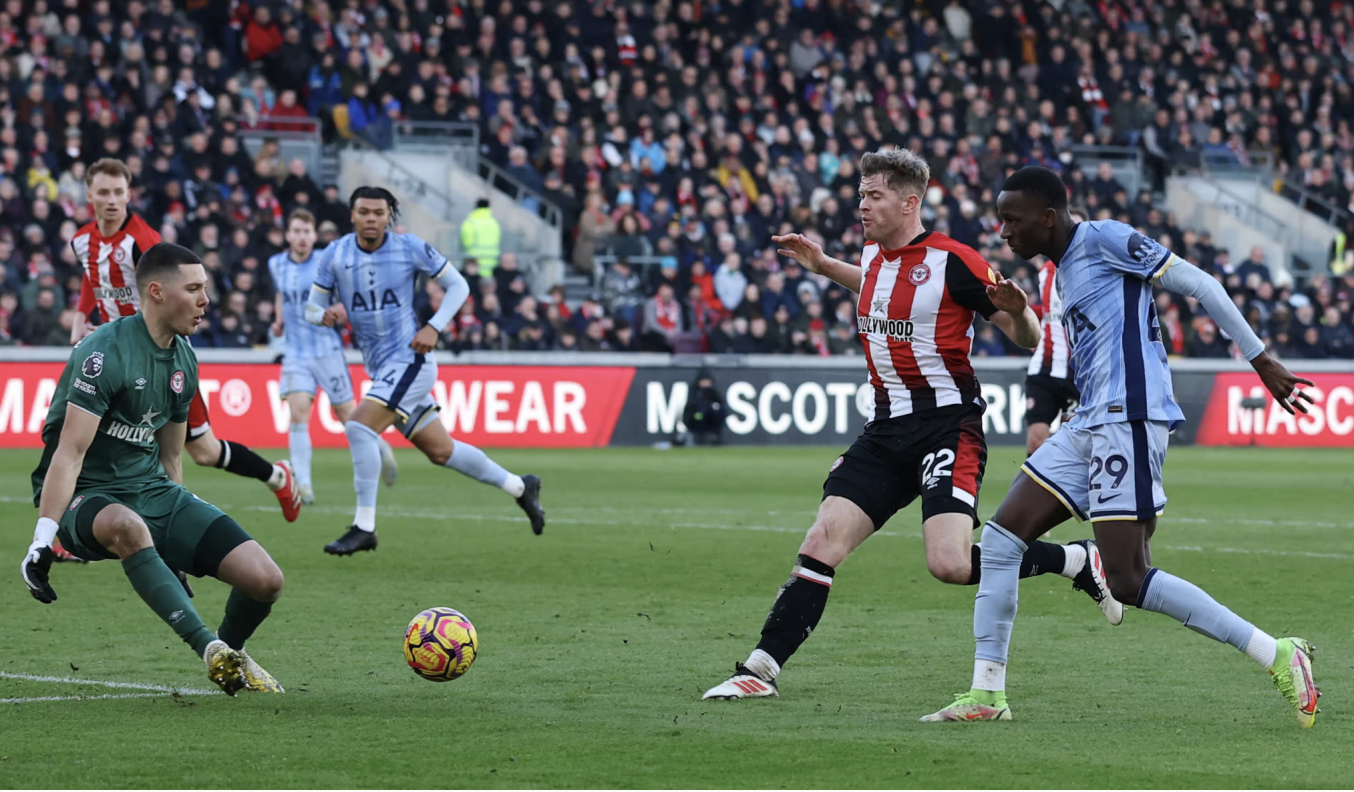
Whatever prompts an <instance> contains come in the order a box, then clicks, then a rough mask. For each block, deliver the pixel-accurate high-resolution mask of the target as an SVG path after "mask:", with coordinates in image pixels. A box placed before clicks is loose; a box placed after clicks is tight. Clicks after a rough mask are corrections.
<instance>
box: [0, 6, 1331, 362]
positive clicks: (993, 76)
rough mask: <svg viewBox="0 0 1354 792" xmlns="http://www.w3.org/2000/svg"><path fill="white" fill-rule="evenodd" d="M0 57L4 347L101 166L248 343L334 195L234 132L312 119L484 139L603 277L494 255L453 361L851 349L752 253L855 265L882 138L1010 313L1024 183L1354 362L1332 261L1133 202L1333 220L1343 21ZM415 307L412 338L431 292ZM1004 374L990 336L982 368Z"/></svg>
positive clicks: (9, 35)
mask: <svg viewBox="0 0 1354 792" xmlns="http://www.w3.org/2000/svg"><path fill="white" fill-rule="evenodd" d="M0 48H2V49H3V52H2V53H0V344H15V343H18V344H28V345H41V344H62V343H65V342H66V340H67V339H68V337H69V327H70V323H71V322H73V321H77V317H76V315H75V312H74V310H73V309H72V308H71V306H73V305H74V302H75V299H76V297H77V296H78V293H79V266H78V262H76V261H75V259H74V255H73V253H72V252H71V250H70V246H69V244H67V242H68V240H69V239H70V238H71V236H72V235H73V234H74V232H75V229H76V228H78V227H79V226H80V225H82V224H84V223H85V222H88V221H89V219H90V214H89V209H88V206H87V204H86V201H85V192H84V190H85V188H84V184H83V174H84V169H85V168H86V167H87V166H88V165H89V164H90V163H92V162H93V161H94V160H95V159H98V158H99V157H103V156H116V157H120V158H122V159H124V160H125V161H126V162H127V163H128V164H129V165H130V166H131V169H132V171H133V173H134V174H135V184H134V185H133V186H134V191H133V196H134V203H133V209H134V210H135V211H136V212H138V213H139V214H141V215H142V216H143V217H144V218H145V219H146V220H147V222H149V223H150V224H151V225H152V226H153V227H154V228H156V229H158V230H160V232H161V234H162V235H163V236H164V237H165V239H167V240H171V241H178V242H179V243H181V244H184V245H187V246H189V247H191V248H193V249H194V250H196V251H197V252H198V253H199V254H200V255H202V257H203V259H204V261H205V262H206V264H207V266H208V268H209V270H210V271H211V272H212V274H213V277H214V288H215V292H216V293H215V294H214V295H213V296H214V310H213V315H212V320H211V321H210V322H209V323H207V324H206V326H204V327H203V328H202V330H200V331H199V334H198V336H197V337H196V338H195V340H194V343H195V344H200V345H207V346H221V347H250V346H258V345H261V344H266V343H268V340H269V339H268V332H269V331H268V328H269V326H270V324H271V323H272V320H273V317H272V301H271V295H272V284H271V283H270V282H269V278H268V275H267V268H266V266H263V265H264V263H265V262H266V260H267V257H268V256H269V255H271V254H273V253H275V252H277V251H279V250H281V249H282V248H283V246H284V240H283V232H282V227H281V226H282V222H283V219H284V218H285V216H286V214H287V213H288V212H289V211H290V210H291V209H292V208H294V207H298V206H303V207H306V208H309V209H311V210H312V211H314V212H315V214H316V215H317V216H318V218H319V220H320V221H321V228H320V236H321V240H322V241H327V240H330V239H333V238H335V237H336V236H337V235H339V234H341V233H344V232H345V231H346V230H347V226H348V216H347V209H346V202H345V196H341V195H339V194H338V191H337V189H336V188H335V187H334V186H332V185H319V184H317V183H316V181H315V178H314V175H313V174H309V173H307V172H306V167H305V165H304V164H303V163H302V162H301V161H299V160H295V161H291V162H284V161H283V160H282V158H281V157H280V155H279V150H278V146H277V144H276V143H275V142H273V143H268V144H266V145H265V146H264V147H263V149H262V150H261V151H259V152H258V153H257V154H256V155H252V156H251V155H250V154H248V153H247V152H246V150H245V147H244V145H243V144H242V142H241V139H240V133H241V131H243V130H249V129H262V130H269V129H273V130H289V129H295V128H298V127H299V126H300V125H304V124H305V123H306V121H305V119H306V118H308V117H318V118H320V119H322V123H323V124H324V130H325V136H326V138H327V139H328V140H330V141H336V140H337V139H338V138H339V137H340V134H339V132H340V129H342V131H343V133H344V134H347V133H348V132H351V133H352V134H354V135H356V136H358V137H361V138H364V139H366V140H367V141H368V142H369V143H371V144H372V145H376V146H387V145H389V144H390V141H391V135H390V129H391V125H392V124H393V123H395V122H397V121H399V120H402V119H403V120H411V121H430V122H436V121H461V122H471V123H474V124H477V125H478V126H479V130H480V140H481V142H482V148H483V154H484V156H486V157H487V158H488V159H490V160H491V161H493V162H494V163H496V164H498V165H499V166H501V167H502V168H504V170H506V171H507V172H508V173H509V174H510V175H511V176H513V177H514V178H516V179H517V180H519V181H521V182H522V183H523V184H525V185H527V186H528V187H530V188H532V189H533V190H535V191H537V192H538V193H539V194H540V195H541V196H543V197H544V198H546V199H547V200H549V201H551V202H553V203H555V204H556V205H558V206H559V207H560V208H561V209H562V210H563V215H564V218H565V228H564V234H565V240H564V241H565V246H566V252H567V258H568V260H569V262H570V263H571V264H572V266H574V267H576V268H577V270H578V271H580V272H583V273H585V274H587V275H588V276H589V277H591V276H593V274H594V273H595V272H598V270H599V268H598V267H597V261H598V256H604V257H605V259H606V260H607V261H609V262H610V261H614V263H608V264H607V265H606V266H605V267H602V268H600V269H601V272H600V276H599V277H598V278H597V280H596V282H595V292H594V293H593V294H591V295H589V297H588V299H586V300H584V301H583V302H582V303H581V305H579V304H574V305H570V304H568V303H566V301H565V300H564V289H563V288H562V286H556V287H555V288H552V289H550V290H549V291H548V293H547V294H535V295H533V294H531V293H529V291H530V290H529V289H528V287H527V281H526V279H525V277H524V273H523V271H522V270H523V266H522V262H518V261H516V260H515V258H514V256H513V255H512V254H511V253H502V254H501V255H498V256H493V255H489V256H485V257H482V258H481V259H480V260H479V261H477V262H474V263H471V262H467V263H466V266H465V271H466V275H467V276H468V277H469V279H470V280H471V282H472V287H473V289H474V290H473V291H472V300H471V301H470V302H469V303H467V305H466V306H465V308H464V309H463V310H462V311H461V313H460V315H459V316H458V317H457V319H456V321H455V322H454V323H453V325H452V326H451V327H450V328H448V330H447V332H446V333H444V335H443V344H444V345H445V346H446V347H447V348H451V349H457V350H464V349H504V348H510V349H525V350H546V349H561V350H571V349H581V350H617V349H619V350H638V349H673V350H677V351H709V352H740V353H748V352H775V353H793V354H805V355H831V354H858V353H859V343H858V342H857V340H856V338H855V327H854V324H855V310H854V305H853V303H852V299H851V295H850V294H849V293H846V292H844V291H843V290H842V289H840V288H839V287H835V286H830V285H829V284H827V283H826V282H825V281H822V280H821V279H818V278H816V277H814V276H811V275H808V274H807V273H804V272H803V271H801V270H800V269H799V268H798V267H797V266H796V265H795V264H794V263H793V262H789V261H787V260H785V259H781V258H779V257H777V256H776V255H775V250H774V246H772V245H771V243H770V240H769V238H770V236H771V235H772V234H774V233H781V232H785V231H789V230H795V231H805V232H808V233H810V234H812V235H814V236H816V238H818V239H820V240H821V241H822V242H823V244H824V246H825V248H826V249H827V251H828V252H829V253H830V254H832V255H834V256H837V257H839V258H845V259H851V258H852V257H853V256H855V255H857V254H858V251H859V249H860V247H861V244H862V237H861V232H860V227H859V224H858V222H857V216H856V211H855V191H856V185H857V180H858V176H857V171H856V168H855V165H854V163H855V162H856V161H857V159H858V158H859V156H860V154H861V153H863V152H865V151H868V150H872V149H875V148H877V147H879V146H882V145H897V146H907V147H910V148H912V149H914V150H916V151H918V152H921V153H923V154H924V155H925V156H926V157H927V159H928V162H929V163H930V166H931V173H932V177H933V183H932V187H931V189H930V191H929V192H928V194H927V196H926V201H925V207H926V208H925V214H926V222H927V227H928V228H931V229H934V230H937V231H940V232H943V233H946V234H949V235H950V236H952V237H954V238H956V239H958V240H959V241H961V242H964V243H967V244H970V245H972V246H974V247H975V248H977V249H978V250H979V252H980V253H982V254H983V255H984V256H985V257H986V258H987V259H988V260H989V261H990V262H992V263H993V264H994V266H996V267H999V268H1000V269H1001V270H1002V271H1003V272H1004V273H1006V274H1007V275H1009V276H1011V277H1013V278H1015V279H1017V280H1018V281H1019V282H1020V283H1021V284H1022V285H1024V286H1025V287H1026V288H1027V289H1028V290H1029V291H1030V292H1031V293H1032V294H1033V293H1034V292H1035V291H1036V289H1035V277H1034V268H1033V266H1032V265H1030V264H1026V263H1024V262H1021V261H1019V260H1017V259H1015V258H1013V256H1012V254H1011V253H1010V251H1009V250H1008V249H1007V248H1006V247H1005V246H1004V245H1003V244H1002V243H1001V241H1000V239H999V238H998V236H997V233H998V223H997V220H996V217H995V215H994V213H993V205H994V198H995V193H996V190H997V189H998V187H999V185H1000V183H1001V181H1002V180H1003V179H1004V178H1005V176H1006V175H1008V174H1009V173H1010V172H1012V171H1013V170H1014V169H1016V168H1019V167H1021V166H1022V165H1025V164H1040V165H1045V166H1048V167H1051V168H1053V169H1055V170H1057V171H1059V172H1061V173H1062V174H1063V175H1064V179H1065V181H1066V182H1067V185H1068V189H1069V192H1070V195H1071V198H1072V202H1073V205H1074V207H1076V208H1077V209H1078V210H1079V211H1080V212H1082V213H1083V214H1085V215H1086V216H1088V217H1092V218H1103V217H1114V218H1118V219H1123V220H1125V221H1128V222H1131V223H1133V224H1135V225H1137V226H1139V227H1140V228H1142V229H1143V230H1144V232H1145V233H1148V234H1150V235H1152V236H1155V237H1157V238H1158V239H1160V241H1161V242H1162V243H1163V244H1165V245H1167V246H1168V247H1170V248H1172V249H1174V250H1175V251H1176V252H1177V253H1179V254H1181V255H1182V256H1184V257H1186V258H1188V259H1190V260H1192V261H1195V262H1197V263H1199V264H1200V265H1201V266H1203V267H1205V268H1209V269H1211V271H1213V272H1214V273H1215V274H1216V275H1217V277H1219V278H1220V279H1221V280H1222V281H1223V282H1224V284H1225V285H1226V287H1227V288H1228V290H1229V292H1230V293H1231V294H1232V295H1233V296H1234V299H1235V300H1236V301H1237V303H1238V304H1239V305H1241V306H1242V307H1243V310H1244V311H1245V312H1246V315H1247V316H1248V318H1249V319H1250V320H1251V322H1252V323H1253V324H1254V325H1255V327H1256V328H1257V330H1258V331H1259V333H1260V334H1261V336H1262V337H1263V338H1265V339H1266V340H1267V342H1269V343H1270V344H1271V346H1272V347H1273V348H1274V349H1275V350H1276V351H1277V352H1278V353H1280V354H1282V355H1284V356H1289V357H1346V358H1354V325H1352V324H1351V322H1354V273H1351V272H1350V269H1349V268H1348V266H1347V265H1346V262H1345V256H1344V255H1343V254H1342V255H1340V256H1337V257H1336V261H1335V262H1334V264H1335V266H1334V267H1333V268H1332V274H1331V275H1318V276H1315V277H1312V278H1310V279H1307V280H1305V281H1302V282H1293V281H1292V279H1291V278H1290V277H1287V276H1286V273H1282V272H1280V273H1277V277H1276V273H1275V272H1274V269H1277V267H1275V266H1274V265H1275V264H1276V263H1274V262H1266V261H1265V260H1264V256H1263V252H1261V251H1259V250H1256V251H1244V250H1228V249H1227V244H1226V241H1225V240H1214V239H1210V238H1209V237H1208V236H1207V235H1206V234H1196V233H1194V232H1193V231H1190V230H1188V229H1181V228H1178V227H1177V226H1176V223H1175V221H1174V219H1173V218H1172V217H1171V215H1169V214H1168V213H1165V212H1163V211H1162V210H1161V209H1160V208H1158V205H1157V203H1156V202H1155V200H1154V199H1155V192H1156V191H1157V190H1159V189H1160V187H1161V184H1162V181H1163V179H1164V178H1165V176H1166V175H1167V174H1169V173H1171V172H1173V171H1175V170H1177V169H1181V168H1184V169H1189V168H1195V167H1199V166H1200V165H1201V164H1203V163H1205V162H1208V163H1219V162H1231V163H1235V164H1238V165H1242V166H1245V165H1247V164H1249V163H1250V161H1251V158H1252V156H1253V154H1252V152H1255V151H1265V152H1269V153H1271V154H1272V155H1273V156H1274V157H1275V161H1276V162H1277V163H1278V167H1279V168H1280V170H1281V171H1283V172H1284V173H1286V174H1288V176H1289V178H1290V179H1292V180H1296V181H1298V182H1300V183H1302V184H1304V185H1306V186H1308V188H1309V189H1311V190H1312V191H1313V192H1314V193H1317V194H1319V195H1320V196H1321V197H1323V198H1324V199H1326V200H1328V201H1330V202H1331V203H1333V204H1335V205H1337V206H1340V207H1346V206H1350V205H1351V192H1352V191H1354V132H1352V131H1351V122H1352V121H1354V89H1351V85H1352V84H1354V4H1350V3H1342V2H1330V3H1327V2H1321V3H1314V2H1313V0H1300V2H1290V1H1289V0H1188V1H1186V0H1160V2H1152V3H1149V2H1145V1H1144V0H1096V2H1089V1H1088V0H1051V1H1050V2H1033V1H1032V0H1031V1H1028V2H1022V1H1021V0H984V1H983V2H960V1H959V0H949V2H946V0H921V1H919V2H915V3H907V4H900V3H891V2H889V3H884V2H871V1H870V0H679V1H677V2H673V0H657V2H652V3H649V2H638V1H637V2H628V3H627V2H618V1H615V0H600V1H599V2H585V0H563V1H560V0H502V2H492V1H486V0H328V1H326V0H313V1H312V2H302V0H293V1H292V2H289V3H283V2H275V3H268V2H259V0H253V1H252V2H244V1H243V0H234V1H233V2H225V1H224V0H223V1H222V2H207V0H191V1H190V2H187V3H183V4H176V3H174V2H173V0H128V1H127V2H117V3H112V2H110V0H93V2H89V0H7V2H4V3H3V6H2V7H0ZM336 107H341V108H342V112H340V113H338V114H336V113H335V112H334V109H335V108H336ZM1084 143H1090V144H1115V145H1126V146H1136V147H1139V148H1140V150H1141V152H1142V156H1143V162H1144V163H1145V172H1146V178H1145V181H1144V185H1145V187H1146V189H1144V190H1143V191H1142V192H1139V193H1138V194H1136V195H1131V194H1129V192H1128V191H1127V190H1126V189H1125V188H1124V186H1123V185H1122V184H1120V183H1119V182H1117V181H1116V180H1115V178H1114V174H1113V172H1112V171H1110V170H1109V169H1108V168H1090V167H1083V166H1082V164H1081V163H1079V162H1078V160H1077V159H1076V157H1075V156H1074V155H1073V153H1072V151H1071V146H1073V145H1074V144H1084ZM1351 230H1354V229H1351ZM641 262H643V263H641ZM1272 268H1274V269H1272ZM425 296H426V305H424V306H423V308H424V311H425V314H426V315H431V314H432V312H433V311H434V310H435V309H436V306H437V305H438V304H439V300H440V294H439V293H438V289H437V286H436V284H432V285H429V286H428V287H427V290H426V292H425ZM1159 309H1160V310H1159V315H1160V317H1161V322H1162V327H1163V334H1164V336H1165V340H1166V341H1167V344H1168V349H1169V350H1170V351H1171V352H1172V353H1173V354H1181V355H1190V356H1198V357H1224V356H1227V355H1229V354H1232V353H1231V351H1230V349H1229V347H1230V344H1229V343H1228V342H1227V341H1226V340H1225V339H1222V338H1220V337H1219V335H1218V331H1217V329H1216V327H1214V326H1213V324H1212V322H1210V321H1209V320H1208V319H1207V318H1206V317H1202V316H1196V313H1197V307H1196V306H1195V305H1193V304H1192V302H1191V301H1188V300H1183V299H1176V298H1174V297H1172V296H1171V295H1159ZM1013 352H1014V350H1013V349H1012V348H1011V347H1010V345H1009V344H1007V343H1005V341H1004V339H1002V338H1001V336H1000V334H999V333H996V332H995V330H994V329H993V328H991V327H990V326H987V325H985V324H982V323H980V327H979V329H978V331H977V332H976V336H975V339H974V354H975V355H977V356H987V355H1003V354H1011V353H1013Z"/></svg>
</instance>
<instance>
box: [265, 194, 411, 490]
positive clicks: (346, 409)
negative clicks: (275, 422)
mask: <svg viewBox="0 0 1354 792" xmlns="http://www.w3.org/2000/svg"><path fill="white" fill-rule="evenodd" d="M315 237H316V234H315V215H313V214H311V213H310V212H308V211H306V210H305V209H297V210H295V211H293V212H292V213H291V215H290V216H289V217H288V218H287V250H286V252H284V253H278V254H277V255H276V256H273V257H272V258H270V259H268V272H269V274H271V275H272V276H273V283H274V284H275V285H276V286H277V296H276V306H275V307H276V311H274V313H273V315H274V316H276V317H277V319H276V321H274V322H273V335H275V336H281V335H283V334H284V333H285V334H286V352H285V353H284V354H283V356H282V394H281V395H282V398H283V399H285V400H286V402H287V410H288V412H289V413H290V415H291V427H290V431H289V432H288V433H287V445H288V447H289V448H290V449H291V464H292V468H293V469H294V470H295V471H296V482H297V484H298V486H299V487H300V490H301V502H302V503H304V504H306V505H310V504H312V503H314V502H315V488H314V487H313V486H312V485H311V479H310V408H311V405H312V404H313V403H314V401H315V392H316V391H317V390H318V389H319V388H324V390H325V392H326V393H328V394H329V403H330V404H331V405H333V408H334V414H335V415H336V416H338V419H339V420H340V421H344V422H347V420H348V416H349V415H351V414H352V412H353V379H352V377H350V376H349V375H348V361H346V360H344V359H343V342H342V341H341V340H340V339H339V334H338V331H337V330H335V329H333V328H332V327H317V326H315V325H313V324H311V323H309V322H307V321H306V319H305V315H306V303H307V302H308V301H309V299H310V284H312V283H314V282H315V270H316V268H317V267H318V265H319V261H318V259H319V257H318V256H315V255H313V254H314V252H315ZM340 321H342V318H340ZM380 445H381V479H382V480H383V481H385V483H386V485H387V486H389V485H391V484H394V483H395V477H396V476H397V475H398V474H399V468H398V467H397V465H396V462H395V454H394V452H392V451H391V450H390V444H389V443H387V442H386V441H385V440H381V441H380Z"/></svg>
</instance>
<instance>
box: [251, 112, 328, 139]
mask: <svg viewBox="0 0 1354 792" xmlns="http://www.w3.org/2000/svg"><path fill="white" fill-rule="evenodd" d="M235 121H236V123H238V124H240V132H241V134H244V133H250V134H265V135H273V136H276V137H278V138H279V139H293V140H295V139H299V138H306V139H313V140H319V139H320V134H321V132H323V131H324V122H323V121H321V120H320V119H318V118H316V117H314V116H301V117H297V116H276V115H261V116H255V117H253V118H250V117H249V116H244V115H237V116H235ZM245 124H249V126H248V127H245V126H244V125H245Z"/></svg>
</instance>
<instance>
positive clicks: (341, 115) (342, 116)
mask: <svg viewBox="0 0 1354 792" xmlns="http://www.w3.org/2000/svg"><path fill="white" fill-rule="evenodd" d="M330 112H331V113H333V115H334V128H335V129H337V130H338V133H339V137H341V138H343V139H344V140H352V139H353V138H354V137H356V135H354V134H353V127H352V124H351V123H350V122H349V119H348V106H347V105H343V104H336V105H334V106H333V107H332V108H330Z"/></svg>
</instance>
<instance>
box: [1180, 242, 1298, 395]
mask: <svg viewBox="0 0 1354 792" xmlns="http://www.w3.org/2000/svg"><path fill="white" fill-rule="evenodd" d="M1156 282H1157V285H1159V286H1161V288H1163V289H1169V290H1171V291H1173V292H1175V293H1176V294H1184V295H1188V296H1190V297H1193V298H1194V299H1196V300H1198V301H1199V304H1200V305H1202V306H1203V307H1204V310H1205V311H1207V312H1208V315H1209V317H1210V318H1212V320H1213V321H1214V322H1216V323H1217V325H1218V327H1221V328H1222V330H1223V332H1224V333H1226V334H1227V335H1228V336H1229V337H1231V339H1232V340H1233V341H1235V342H1236V346H1237V349H1239V350H1241V354H1242V355H1243V356H1244V357H1245V358H1246V359H1247V360H1249V361H1250V362H1251V366H1252V367H1253V368H1254V369H1255V373H1256V374H1259V375H1260V381H1261V382H1263V383H1264V384H1265V388H1266V389H1267V390H1268V391H1269V392H1270V393H1272V394H1274V398H1276V399H1278V400H1279V405H1280V406H1282V407H1283V408H1284V409H1285V410H1287V411H1288V412H1289V413H1290V414H1291V413H1292V412H1293V410H1294V409H1297V410H1298V411H1299V412H1304V413H1305V412H1307V407H1306V406H1305V405H1304V404H1303V403H1302V401H1303V400H1306V401H1307V402H1309V403H1310V402H1311V401H1312V397H1311V396H1308V395H1307V394H1306V393H1304V392H1302V391H1300V390H1298V389H1297V388H1298V385H1311V384H1312V383H1311V381H1310V380H1305V379H1302V378H1301V377H1296V376H1294V375H1293V373H1292V372H1290V371H1289V370H1288V369H1287V368H1286V367H1285V366H1284V365H1283V364H1282V363H1280V362H1279V361H1277V360H1275V359H1274V358H1273V357H1271V356H1270V354H1269V353H1268V352H1266V351H1265V343H1264V342H1263V341H1261V340H1260V337H1259V336H1257V335H1256V334H1255V331H1254V330H1252V329H1251V326H1250V325H1249V324H1247V322H1246V317H1244V316H1242V315H1241V309H1240V308H1237V307H1236V303H1234V302H1232V299H1231V298H1230V297H1228V296H1227V290H1226V289H1224V288H1223V287H1222V284H1220V283H1218V282H1217V280H1216V279H1214V278H1212V277H1210V276H1209V275H1208V274H1207V273H1205V272H1204V271H1203V270H1201V269H1199V268H1198V267H1196V266H1194V265H1193V264H1191V263H1189V262H1188V261H1185V260H1184V259H1181V258H1179V257H1174V256H1173V257H1172V260H1171V262H1170V263H1169V264H1168V265H1167V266H1166V269H1165V270H1164V271H1162V273H1161V274H1160V275H1158V276H1157V281H1156Z"/></svg>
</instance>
